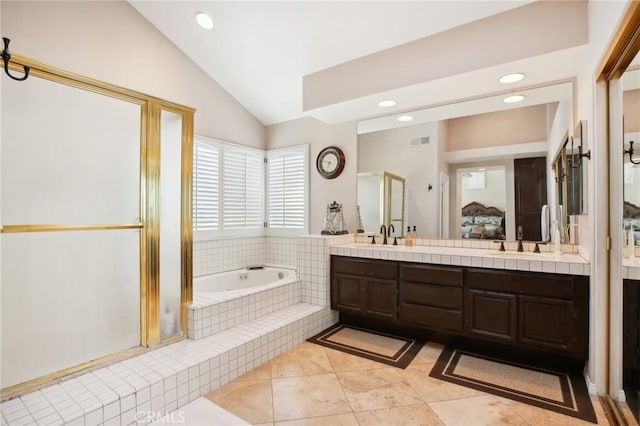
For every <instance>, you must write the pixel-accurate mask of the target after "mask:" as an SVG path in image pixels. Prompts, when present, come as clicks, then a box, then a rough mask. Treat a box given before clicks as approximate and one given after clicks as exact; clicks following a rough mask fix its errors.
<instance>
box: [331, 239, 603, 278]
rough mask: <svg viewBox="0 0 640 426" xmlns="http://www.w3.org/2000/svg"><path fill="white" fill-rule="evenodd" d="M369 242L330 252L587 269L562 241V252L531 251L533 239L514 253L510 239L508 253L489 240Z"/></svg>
mask: <svg viewBox="0 0 640 426" xmlns="http://www.w3.org/2000/svg"><path fill="white" fill-rule="evenodd" d="M369 243H370V240H368V238H366V237H364V236H356V237H355V238H354V239H352V240H351V242H347V243H345V244H342V245H334V246H332V247H331V248H330V254H335V255H340V256H354V257H364V258H370V259H389V260H400V261H407V262H420V263H432V264H440V265H457V266H473V267H479V268H494V269H510V270H515V271H532V272H549V273H558V274H571V275H589V273H590V265H589V262H588V261H587V260H585V259H584V258H583V257H582V256H580V255H578V254H572V253H571V246H568V245H563V253H562V254H555V253H553V251H552V250H553V246H552V245H551V246H550V245H549V244H547V245H543V246H540V251H541V253H533V247H534V244H533V243H524V246H525V247H524V250H525V251H524V252H523V253H516V252H515V251H516V249H517V243H515V242H511V241H510V242H505V249H506V250H508V251H509V252H510V253H501V252H499V251H498V244H497V243H494V242H492V241H466V240H427V239H424V240H421V239H418V240H416V243H417V244H416V245H414V246H413V247H405V246H404V245H403V244H399V245H397V246H393V245H381V244H376V245H373V244H369Z"/></svg>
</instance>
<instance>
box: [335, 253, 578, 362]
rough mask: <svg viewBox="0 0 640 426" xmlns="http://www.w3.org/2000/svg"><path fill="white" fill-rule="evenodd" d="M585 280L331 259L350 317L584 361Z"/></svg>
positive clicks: (340, 301)
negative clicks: (354, 316) (380, 321)
mask: <svg viewBox="0 0 640 426" xmlns="http://www.w3.org/2000/svg"><path fill="white" fill-rule="evenodd" d="M588 300H589V281H588V277H583V276H573V275H560V274H546V273H539V272H521V271H510V270H502V269H500V270H497V269H483V268H470V267H460V266H445V265H430V264H422V263H411V262H396V261H389V260H376V259H362V258H354V257H343V256H331V307H332V308H333V309H335V310H338V311H340V312H344V313H345V314H351V315H356V316H359V317H362V318H372V319H373V318H375V319H378V320H383V321H385V322H386V324H389V325H393V326H394V327H406V328H407V329H423V330H427V331H433V332H438V333H445V334H449V335H457V336H465V337H468V338H473V339H477V340H483V341H489V342H499V343H503V344H507V345H510V346H516V347H520V348H524V349H527V350H528V349H537V350H540V351H544V352H548V353H552V354H561V355H565V356H570V357H572V358H578V359H586V357H587V338H588V334H589V333H588V326H589V325H588V313H589V312H588V309H589V305H588Z"/></svg>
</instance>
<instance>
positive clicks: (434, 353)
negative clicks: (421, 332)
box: [410, 342, 444, 365]
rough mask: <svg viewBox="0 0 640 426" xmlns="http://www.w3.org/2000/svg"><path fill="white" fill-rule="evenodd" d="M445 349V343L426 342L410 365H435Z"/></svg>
mask: <svg viewBox="0 0 640 426" xmlns="http://www.w3.org/2000/svg"><path fill="white" fill-rule="evenodd" d="M443 349H444V345H442V344H440V343H436V342H427V343H425V344H424V346H423V347H422V349H420V352H418V354H417V355H416V357H415V358H414V359H413V360H412V361H411V364H410V365H418V364H430V365H433V364H435V363H436V361H437V360H438V357H439V356H440V353H441V352H442V350H443Z"/></svg>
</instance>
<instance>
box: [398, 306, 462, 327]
mask: <svg viewBox="0 0 640 426" xmlns="http://www.w3.org/2000/svg"><path fill="white" fill-rule="evenodd" d="M398 319H399V320H400V321H401V322H405V323H411V324H414V325H418V326H423V327H427V328H430V329H433V330H443V331H454V332H462V311H455V310H451V309H442V308H435V307H433V306H422V305H414V304H412V303H405V302H400V309H399V311H398Z"/></svg>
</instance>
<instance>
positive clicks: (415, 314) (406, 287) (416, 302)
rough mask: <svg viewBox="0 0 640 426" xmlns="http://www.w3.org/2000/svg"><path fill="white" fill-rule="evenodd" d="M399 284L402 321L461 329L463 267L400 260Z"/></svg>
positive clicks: (455, 329) (433, 326)
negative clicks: (401, 261)
mask: <svg viewBox="0 0 640 426" xmlns="http://www.w3.org/2000/svg"><path fill="white" fill-rule="evenodd" d="M399 287H400V294H399V305H400V306H399V309H398V319H399V321H400V322H402V323H407V324H411V325H417V326H423V327H427V328H430V329H434V330H442V331H453V332H458V333H459V332H462V325H463V316H462V307H463V290H462V268H456V267H447V266H435V265H421V264H411V263H401V264H400V282H399Z"/></svg>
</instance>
